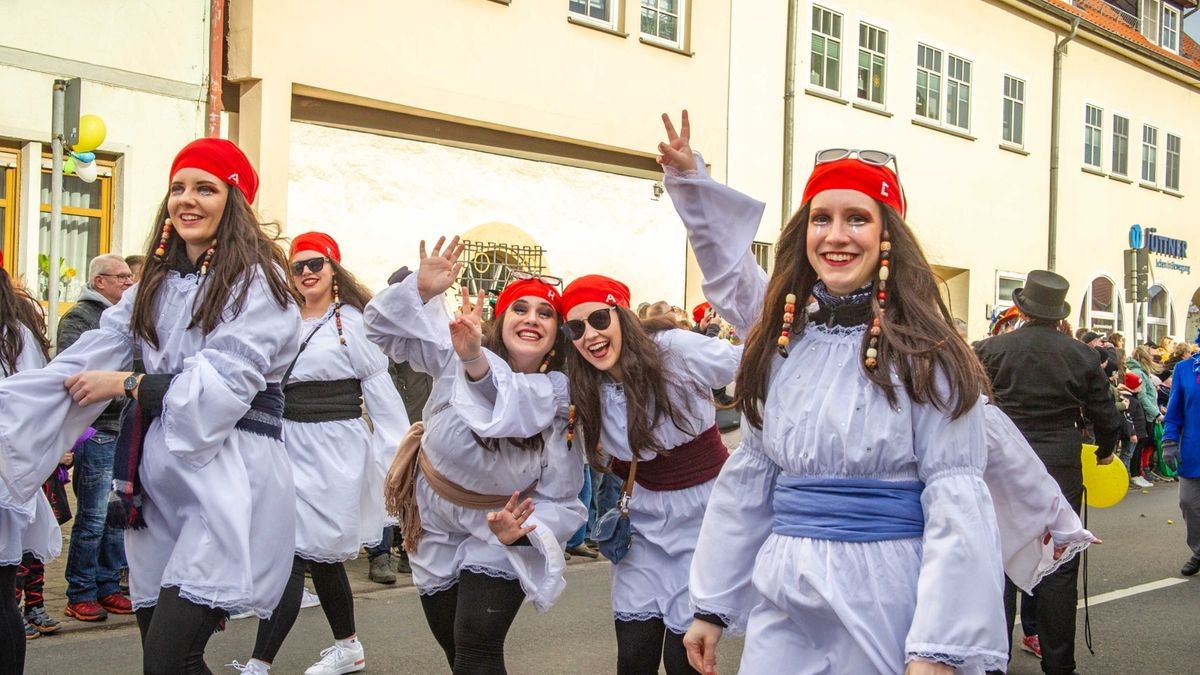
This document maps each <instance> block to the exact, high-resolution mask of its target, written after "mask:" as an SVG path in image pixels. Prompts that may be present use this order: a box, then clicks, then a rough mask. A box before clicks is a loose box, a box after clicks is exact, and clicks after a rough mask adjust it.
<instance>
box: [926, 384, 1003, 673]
mask: <svg viewBox="0 0 1200 675" xmlns="http://www.w3.org/2000/svg"><path fill="white" fill-rule="evenodd" d="M909 405H912V406H913V409H912V423H913V446H914V448H913V449H914V451H915V452H916V459H917V472H918V475H919V477H920V479H921V481H922V482H924V483H925V489H924V490H923V491H922V493H921V507H922V509H923V510H924V513H925V534H924V537H923V551H924V552H923V554H922V560H921V572H920V577H919V578H918V580H917V607H916V612H915V614H914V616H913V622H912V626H911V627H910V628H909V631H908V636H907V639H906V640H905V653H906V655H907V659H906V660H907V661H913V660H925V661H936V662H940V663H945V664H948V665H952V666H955V667H957V668H963V669H967V670H971V671H972V672H974V671H975V670H1001V671H1002V670H1004V669H1005V665H1006V664H1007V662H1008V637H1007V635H1006V633H1005V631H1004V602H1003V600H1004V597H1003V596H1004V573H1003V564H1002V561H1001V554H1000V535H999V532H998V531H997V527H996V514H995V511H994V510H993V508H992V498H991V496H990V495H989V493H988V490H987V486H986V485H985V484H984V482H983V470H984V467H985V466H986V464H987V448H986V446H985V440H984V411H983V406H982V405H981V404H976V405H975V406H974V407H973V408H971V410H969V411H968V412H966V413H964V414H963V415H962V416H961V417H959V418H958V419H951V418H950V416H949V415H947V414H945V413H944V412H942V411H941V410H938V409H937V408H936V407H934V406H932V405H928V404H922V405H916V404H912V403H909Z"/></svg>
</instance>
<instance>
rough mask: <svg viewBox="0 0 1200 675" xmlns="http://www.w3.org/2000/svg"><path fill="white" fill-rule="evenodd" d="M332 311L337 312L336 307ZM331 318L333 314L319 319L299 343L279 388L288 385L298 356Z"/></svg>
mask: <svg viewBox="0 0 1200 675" xmlns="http://www.w3.org/2000/svg"><path fill="white" fill-rule="evenodd" d="M334 311H337V307H334ZM332 316H333V312H330V313H328V314H326V315H325V317H324V318H323V319H321V321H320V323H318V324H317V325H316V327H315V328H313V329H312V332H310V333H309V334H308V337H306V338H304V342H301V343H300V349H298V350H296V357H295V358H293V359H292V362H291V363H289V364H288V367H287V370H285V371H284V373H283V377H282V378H280V380H279V386H280V387H282V386H284V385H286V384H287V383H288V378H289V377H291V376H292V370H293V369H294V368H295V367H296V362H297V361H299V360H300V355H301V354H303V353H304V348H305V347H307V346H308V342H309V340H312V339H313V336H314V335H316V334H317V331H319V330H321V326H324V325H325V324H327V323H329V318H330V317H332Z"/></svg>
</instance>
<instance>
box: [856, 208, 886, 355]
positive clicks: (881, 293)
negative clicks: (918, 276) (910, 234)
mask: <svg viewBox="0 0 1200 675" xmlns="http://www.w3.org/2000/svg"><path fill="white" fill-rule="evenodd" d="M881 239H882V240H881V241H880V242H879V272H878V280H877V282H876V288H877V289H878V291H877V292H876V295H875V298H876V300H877V301H878V303H879V312H878V314H876V315H875V317H874V318H872V319H871V329H870V330H871V338H870V340H868V342H867V350H866V353H865V354H864V355H863V365H865V366H866V367H867V370H871V371H873V370H875V368H877V367H878V366H879V337H880V335H882V334H883V328H882V327H881V326H880V319H882V318H883V316H884V313H885V312H887V298H888V294H887V282H888V277H890V276H891V264H892V261H891V257H892V241H891V239H892V237H891V234H890V233H889V232H888V229H887V227H886V226H885V227H884V228H883V234H882V237H881Z"/></svg>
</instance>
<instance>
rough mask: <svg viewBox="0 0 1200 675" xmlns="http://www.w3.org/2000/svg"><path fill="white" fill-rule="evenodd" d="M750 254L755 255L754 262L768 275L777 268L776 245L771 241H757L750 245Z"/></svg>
mask: <svg viewBox="0 0 1200 675" xmlns="http://www.w3.org/2000/svg"><path fill="white" fill-rule="evenodd" d="M750 252H751V253H753V254H754V262H756V263H758V266H759V267H761V268H762V269H763V271H764V272H766V273H767V274H770V273H771V269H772V268H774V267H775V244H772V243H771V242H769V241H755V242H752V243H751V244H750Z"/></svg>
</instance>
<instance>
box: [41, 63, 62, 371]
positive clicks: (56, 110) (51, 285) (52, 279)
mask: <svg viewBox="0 0 1200 675" xmlns="http://www.w3.org/2000/svg"><path fill="white" fill-rule="evenodd" d="M66 92H67V81H66V80H55V81H54V103H53V109H52V111H51V123H50V153H51V154H50V156H51V160H50V235H49V238H50V264H49V267H48V275H47V276H48V277H49V278H48V279H46V324H47V325H46V330H47V333H48V334H49V335H50V338H51V341H54V340H55V339H56V338H55V336H57V335H58V278H59V273H60V272H59V265H58V258H59V248H60V247H61V242H60V241H59V239H60V237H59V231H60V229H61V227H62V182H63V133H64V132H65V127H66V121H65V120H66V102H67V93H66ZM56 348H57V345H56Z"/></svg>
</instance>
